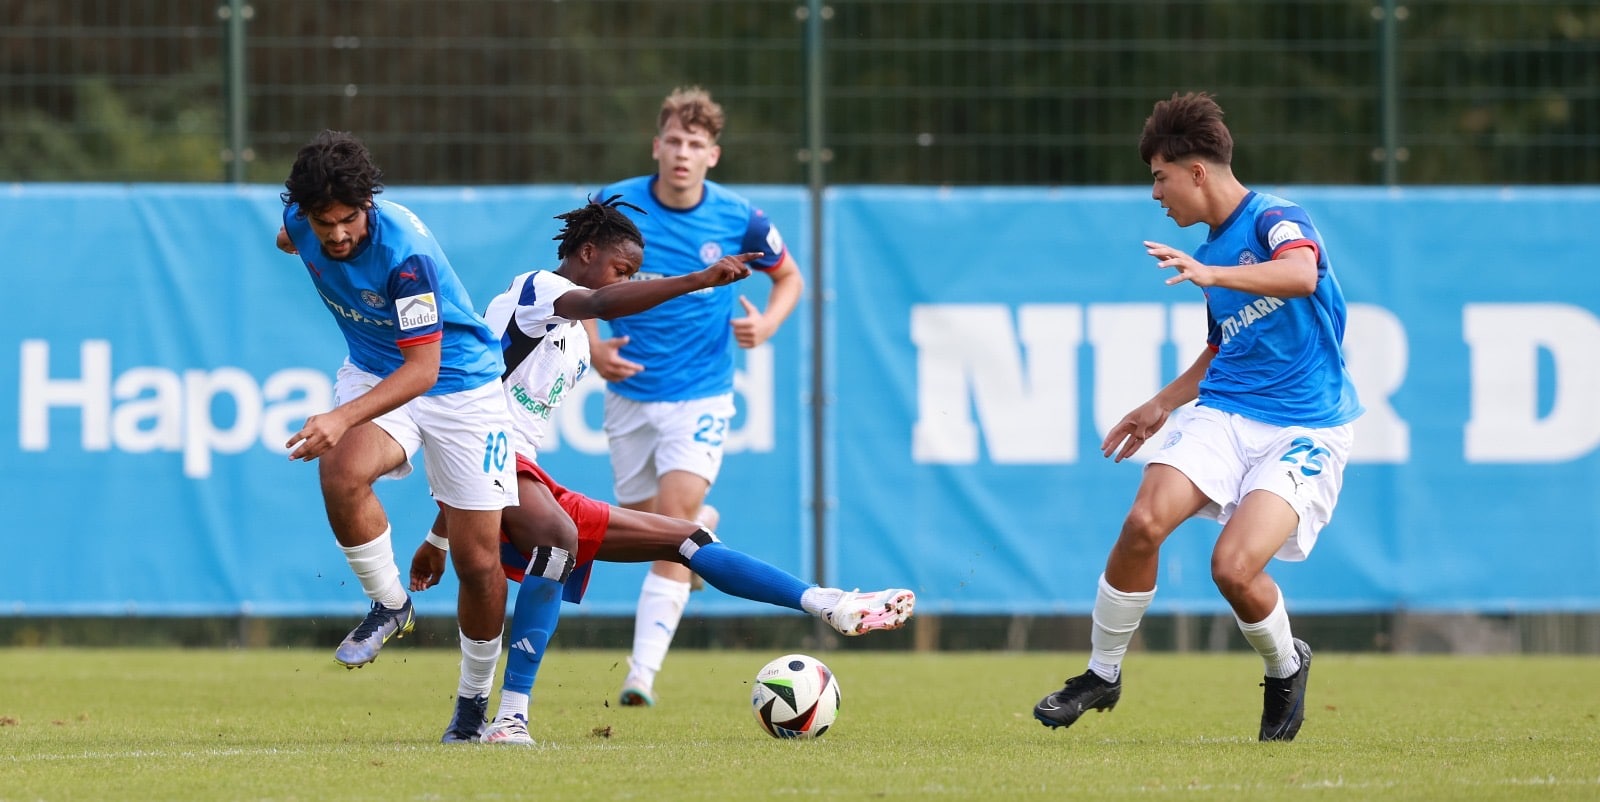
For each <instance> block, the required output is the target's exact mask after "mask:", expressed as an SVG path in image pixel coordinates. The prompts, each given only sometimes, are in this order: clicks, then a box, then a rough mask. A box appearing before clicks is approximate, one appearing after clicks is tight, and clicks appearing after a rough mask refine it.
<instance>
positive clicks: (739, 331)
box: [733, 295, 777, 348]
mask: <svg viewBox="0 0 1600 802" xmlns="http://www.w3.org/2000/svg"><path fill="white" fill-rule="evenodd" d="M739 305H740V306H743V307H744V317H736V318H734V319H733V339H735V340H737V341H738V342H739V347H740V348H754V347H756V346H758V345H760V344H762V343H764V342H766V341H767V340H768V339H769V338H771V337H772V333H773V330H774V329H776V328H777V327H776V326H774V325H773V324H772V322H771V321H770V320H768V319H767V316H766V315H765V314H764V313H762V311H761V310H760V309H757V308H756V305H755V304H753V303H750V299H749V298H746V297H744V296H743V295H741V296H739Z"/></svg>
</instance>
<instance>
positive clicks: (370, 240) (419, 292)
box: [283, 200, 503, 395]
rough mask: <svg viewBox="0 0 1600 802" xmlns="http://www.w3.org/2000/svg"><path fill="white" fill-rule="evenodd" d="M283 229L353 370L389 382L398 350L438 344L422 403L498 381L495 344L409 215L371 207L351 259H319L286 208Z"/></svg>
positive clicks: (299, 219)
mask: <svg viewBox="0 0 1600 802" xmlns="http://www.w3.org/2000/svg"><path fill="white" fill-rule="evenodd" d="M283 227H284V230H285V231H286V232H287V233H288V235H289V240H290V241H291V242H293V243H294V247H295V249H296V250H298V251H300V259H301V260H302V261H304V262H305V265H306V269H307V271H308V272H309V273H310V275H311V283H312V284H314V285H316V288H317V292H318V293H319V294H320V295H321V296H322V300H323V302H325V303H326V304H327V306H328V311H330V312H332V313H333V319H334V321H335V322H337V323H338V324H339V330H340V331H341V332H343V333H344V340H345V344H346V345H347V346H348V347H349V351H350V362H351V364H353V365H355V366H356V367H358V368H360V369H362V370H364V371H366V372H368V373H371V374H373V375H375V376H388V375H389V374H391V373H394V372H395V370H396V369H398V368H399V367H400V365H401V363H403V362H405V358H404V357H403V356H402V355H401V354H400V349H401V348H405V347H409V346H412V345H419V344H422V343H427V342H433V341H435V340H442V343H441V345H440V349H441V351H440V355H439V379H438V381H436V382H435V383H434V385H433V387H432V388H431V389H429V390H428V392H427V393H426V395H445V394H447V393H454V392H459V391H461V390H470V389H472V388H474V387H481V386H483V385H485V384H488V383H489V382H492V381H496V380H498V379H499V378H500V372H501V371H502V370H503V366H502V363H501V360H500V340H499V338H498V337H496V336H494V335H492V334H490V332H489V326H488V324H486V323H484V322H483V318H481V317H479V316H478V314H477V313H476V312H474V311H473V309H472V300H471V299H470V298H468V297H467V291H466V289H465V288H463V287H462V286H461V281H460V279H458V278H456V273H455V270H453V269H451V267H450V262H449V260H447V259H445V256H444V252H443V251H442V250H440V249H439V243H438V241H436V240H435V239H434V238H433V234H432V233H431V232H429V231H428V227H427V226H425V225H423V224H422V221H421V220H419V219H417V216H416V215H415V214H412V213H411V210H410V209H407V208H406V207H404V206H401V205H400V204H398V203H391V202H389V201H383V200H375V201H374V202H373V207H372V209H370V210H368V212H367V237H366V239H364V240H362V241H361V243H360V244H359V245H357V246H356V249H355V252H354V253H352V254H351V256H350V258H349V259H333V258H331V257H329V256H327V255H326V254H324V253H323V251H322V244H321V242H320V241H319V240H318V239H317V235H316V233H315V232H313V231H312V230H311V223H310V222H309V221H307V220H306V219H305V218H304V217H303V216H301V215H300V209H299V207H298V206H288V207H285V208H284V210H283Z"/></svg>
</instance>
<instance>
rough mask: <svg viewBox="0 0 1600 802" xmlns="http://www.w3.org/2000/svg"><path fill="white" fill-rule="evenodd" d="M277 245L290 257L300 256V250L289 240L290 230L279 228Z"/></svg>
mask: <svg viewBox="0 0 1600 802" xmlns="http://www.w3.org/2000/svg"><path fill="white" fill-rule="evenodd" d="M277 245H278V250H280V251H283V252H284V253H286V254H289V255H290V256H298V255H299V254H300V249H298V248H296V247H294V242H293V241H292V240H290V239H289V230H288V229H286V228H284V227H283V226H278V242H277Z"/></svg>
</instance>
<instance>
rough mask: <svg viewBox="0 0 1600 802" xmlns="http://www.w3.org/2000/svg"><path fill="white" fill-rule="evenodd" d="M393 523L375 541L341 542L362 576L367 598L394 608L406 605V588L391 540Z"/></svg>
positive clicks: (359, 575)
mask: <svg viewBox="0 0 1600 802" xmlns="http://www.w3.org/2000/svg"><path fill="white" fill-rule="evenodd" d="M389 530H390V527H388V526H385V527H384V528H383V534H381V535H378V536H377V537H376V538H374V539H373V540H372V541H371V542H368V543H363V544H361V545H359V546H351V547H348V548H347V547H345V546H340V547H339V550H340V551H343V552H344V558H345V561H347V562H349V563H350V570H352V571H355V572H356V579H359V580H361V589H362V590H364V591H366V592H367V598H369V599H371V600H373V601H375V602H378V603H379V604H382V605H383V606H384V607H387V608H389V609H391V610H398V609H400V608H401V607H404V606H406V589H405V586H404V585H401V584H400V569H399V568H397V567H396V566H395V564H394V549H393V548H392V547H391V546H390V544H389Z"/></svg>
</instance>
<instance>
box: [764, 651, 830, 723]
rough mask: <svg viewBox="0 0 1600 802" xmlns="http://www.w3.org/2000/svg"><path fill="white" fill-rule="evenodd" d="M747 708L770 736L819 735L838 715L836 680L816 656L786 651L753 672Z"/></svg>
mask: <svg viewBox="0 0 1600 802" xmlns="http://www.w3.org/2000/svg"><path fill="white" fill-rule="evenodd" d="M750 709H751V711H752V712H754V713H755V714H756V721H758V722H760V723H761V729H763V730H766V732H767V734H768V735H771V736H772V737H774V738H820V737H822V734H823V733H825V732H827V731H828V728H829V727H831V726H833V720H834V718H835V717H836V716H838V715H839V681H838V680H837V679H834V676H833V672H832V671H830V670H828V667H827V666H825V665H823V664H822V661H820V660H818V659H817V658H815V657H807V656H806V655H803V654H786V655H784V656H782V657H780V658H778V659H776V660H773V661H772V662H770V663H768V664H766V665H765V666H762V667H761V670H760V671H759V672H757V673H756V684H755V690H754V691H752V692H751V693H750Z"/></svg>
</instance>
